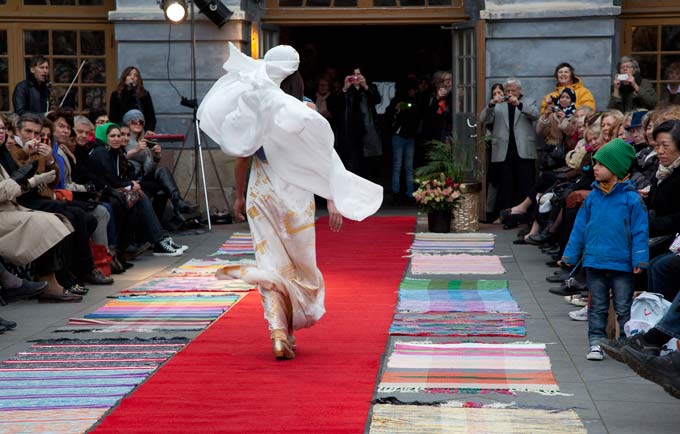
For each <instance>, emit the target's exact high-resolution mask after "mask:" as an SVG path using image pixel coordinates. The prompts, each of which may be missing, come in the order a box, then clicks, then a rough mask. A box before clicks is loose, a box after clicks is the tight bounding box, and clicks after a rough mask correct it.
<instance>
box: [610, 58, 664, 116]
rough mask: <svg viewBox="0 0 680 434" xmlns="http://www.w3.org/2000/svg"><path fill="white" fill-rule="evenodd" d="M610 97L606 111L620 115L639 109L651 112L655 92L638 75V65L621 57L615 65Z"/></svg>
mask: <svg viewBox="0 0 680 434" xmlns="http://www.w3.org/2000/svg"><path fill="white" fill-rule="evenodd" d="M617 71H618V74H616V75H615V76H614V85H613V86H612V96H611V98H610V99H609V104H608V105H607V108H608V109H617V110H620V111H621V112H622V113H627V112H631V111H637V110H639V109H647V110H653V109H654V107H655V106H656V91H655V90H654V86H653V85H652V83H650V82H649V80H647V79H644V78H642V77H641V75H640V64H639V63H638V62H637V60H635V59H633V58H632V57H630V56H623V57H622V58H621V60H620V61H619V64H618V65H617Z"/></svg>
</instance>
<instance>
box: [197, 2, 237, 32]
mask: <svg viewBox="0 0 680 434" xmlns="http://www.w3.org/2000/svg"><path fill="white" fill-rule="evenodd" d="M194 4H196V7H198V10H199V11H201V13H202V14H203V15H205V16H206V17H208V18H210V21H212V22H213V23H214V24H215V25H216V26H217V28H219V29H221V28H222V26H223V25H224V23H226V22H227V21H229V18H231V16H232V15H233V14H234V13H233V12H232V11H230V10H229V8H228V7H226V6H225V5H224V4H222V2H221V1H220V0H194Z"/></svg>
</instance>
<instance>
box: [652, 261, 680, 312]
mask: <svg viewBox="0 0 680 434" xmlns="http://www.w3.org/2000/svg"><path fill="white" fill-rule="evenodd" d="M678 282H680V256H678V255H676V254H675V253H673V252H668V253H664V254H663V255H661V256H657V257H656V258H654V259H652V261H651V262H650V263H649V270H648V271H647V291H649V292H656V293H659V294H661V295H663V296H664V298H665V299H666V300H668V301H673V298H674V297H675V296H676V294H677V293H678V287H679V286H678Z"/></svg>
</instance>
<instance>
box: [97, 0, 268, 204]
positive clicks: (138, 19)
mask: <svg viewBox="0 0 680 434" xmlns="http://www.w3.org/2000/svg"><path fill="white" fill-rule="evenodd" d="M222 2H223V3H224V4H225V5H226V6H227V7H228V8H229V9H230V10H231V11H232V12H233V15H232V16H231V18H230V20H229V21H228V22H227V23H226V24H225V25H224V26H223V27H222V28H221V29H218V28H217V26H216V25H214V24H213V23H212V22H211V21H210V20H208V18H206V17H205V16H203V15H202V14H201V13H199V12H198V10H195V12H194V16H195V20H194V23H195V30H196V59H197V65H196V88H197V98H198V101H199V102H200V100H201V99H202V98H203V96H204V95H205V93H206V92H207V91H208V90H209V89H210V87H211V86H212V84H213V83H214V82H215V81H216V80H217V79H218V78H219V77H221V76H222V75H223V74H224V70H223V69H222V64H223V63H224V61H225V59H226V56H227V42H233V43H234V44H236V45H237V46H239V47H241V49H242V50H243V51H244V52H246V53H250V33H251V28H250V26H251V22H252V21H256V20H258V19H259V16H260V15H261V7H260V6H259V3H257V2H254V1H252V0H250V1H249V0H222ZM109 20H110V21H111V22H112V23H113V24H114V25H115V39H116V43H117V50H116V56H117V64H118V71H117V75H120V74H121V73H122V71H123V70H124V69H125V68H126V67H127V66H130V65H134V66H136V67H138V68H139V70H140V71H141V74H142V77H143V78H144V87H145V88H146V89H148V90H149V92H150V93H151V96H152V97H153V102H154V108H155V110H156V116H157V118H158V125H157V127H156V132H157V133H174V134H185V135H187V136H189V139H188V140H187V143H186V145H185V146H186V147H187V149H185V150H184V151H183V152H182V154H181V157H180V161H179V163H178V166H177V170H176V172H175V178H176V180H177V182H178V185H179V187H180V190H181V191H182V192H184V191H185V190H186V189H187V187H191V188H192V189H193V188H194V187H193V185H194V184H193V183H191V185H189V183H190V180H191V177H192V174H193V167H194V166H193V164H194V151H193V149H194V141H193V134H192V112H191V110H190V109H188V108H186V107H183V106H181V105H180V99H181V98H180V95H181V96H185V97H187V98H190V97H191V91H192V82H191V46H192V35H191V31H190V24H189V20H187V21H185V22H184V23H182V24H173V25H171V24H169V22H167V21H165V18H164V15H163V11H162V10H161V8H160V7H159V5H158V2H157V1H156V0H118V1H117V2H116V10H115V11H112V12H110V13H109ZM168 40H170V42H169V43H168ZM168 76H169V77H170V81H168ZM171 83H172V85H174V87H176V88H177V91H175V89H173V87H172V85H171ZM203 137H204V140H206V141H207V140H209V139H208V138H207V137H205V136H203ZM205 145H206V146H209V147H211V148H212V150H206V151H205V152H204V163H205V172H206V178H207V185H208V196H209V200H210V205H211V207H212V208H214V207H217V208H219V209H220V210H221V209H224V208H225V204H224V199H223V198H222V194H221V192H220V191H219V187H218V183H217V179H216V176H217V174H215V170H214V169H213V167H212V164H211V163H210V160H209V158H208V155H207V153H206V152H210V153H211V154H212V155H213V158H214V159H215V163H216V165H217V168H218V171H219V172H220V173H219V176H220V179H221V180H222V184H223V186H224V187H225V192H226V194H227V196H228V197H229V198H230V200H232V199H233V198H232V196H233V185H234V180H233V163H232V162H233V159H231V158H228V157H226V156H225V155H224V154H223V153H222V152H221V151H220V150H219V149H216V145H215V144H214V143H205ZM163 147H164V149H165V151H164V160H165V163H164V164H166V165H169V166H170V167H172V165H173V162H174V159H175V156H176V155H178V154H179V151H178V150H177V149H176V148H178V147H179V144H178V143H167V144H163ZM201 185H202V184H201ZM192 191H193V190H192ZM189 197H191V198H192V200H193V196H192V195H190V196H189ZM200 197H201V207H202V208H204V207H205V206H204V204H203V199H202V198H203V192H202V191H201V192H200Z"/></svg>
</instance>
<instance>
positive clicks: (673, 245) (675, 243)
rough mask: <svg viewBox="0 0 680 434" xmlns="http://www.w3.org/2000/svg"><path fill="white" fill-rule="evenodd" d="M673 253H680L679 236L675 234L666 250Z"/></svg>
mask: <svg viewBox="0 0 680 434" xmlns="http://www.w3.org/2000/svg"><path fill="white" fill-rule="evenodd" d="M668 250H670V251H671V252H673V253H680V234H675V239H674V240H673V242H672V243H671V246H670V247H669V248H668Z"/></svg>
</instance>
